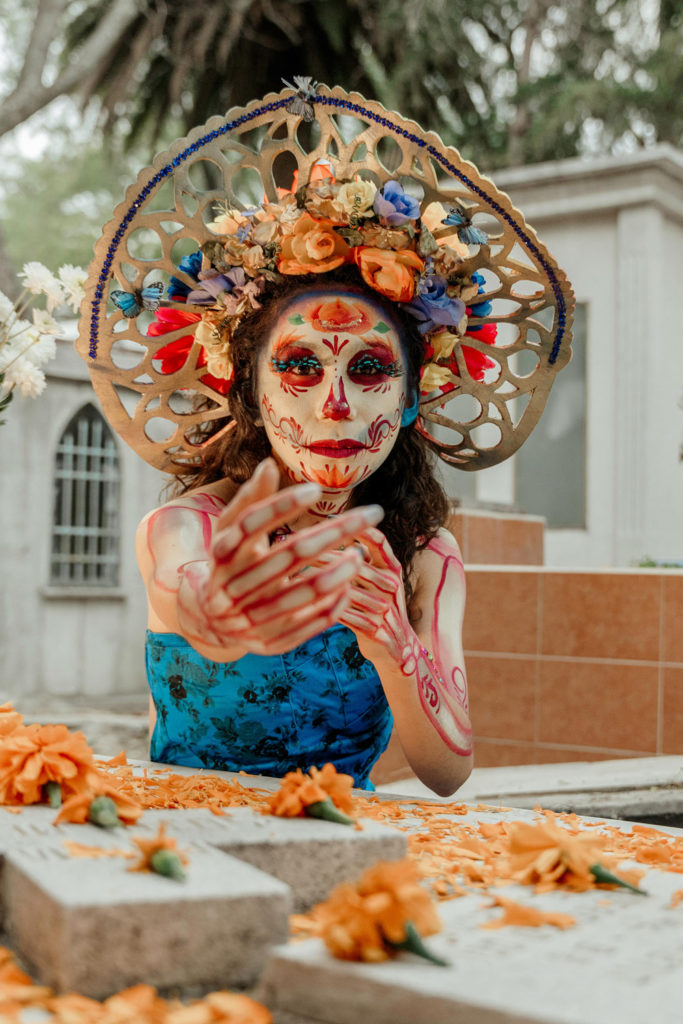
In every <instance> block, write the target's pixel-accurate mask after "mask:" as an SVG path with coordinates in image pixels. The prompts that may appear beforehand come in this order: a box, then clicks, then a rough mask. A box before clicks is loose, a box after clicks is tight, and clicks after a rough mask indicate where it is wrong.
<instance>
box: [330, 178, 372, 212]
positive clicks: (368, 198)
mask: <svg viewBox="0 0 683 1024" xmlns="http://www.w3.org/2000/svg"><path fill="white" fill-rule="evenodd" d="M376 192H377V186H376V185H375V184H374V182H372V181H362V180H361V181H347V182H345V183H344V184H343V185H340V187H339V192H338V193H337V202H338V203H339V204H340V205H341V208H342V210H343V211H344V213H345V214H346V215H347V216H348V217H372V215H373V212H374V211H373V209H372V204H373V202H374V199H375V193H376Z"/></svg>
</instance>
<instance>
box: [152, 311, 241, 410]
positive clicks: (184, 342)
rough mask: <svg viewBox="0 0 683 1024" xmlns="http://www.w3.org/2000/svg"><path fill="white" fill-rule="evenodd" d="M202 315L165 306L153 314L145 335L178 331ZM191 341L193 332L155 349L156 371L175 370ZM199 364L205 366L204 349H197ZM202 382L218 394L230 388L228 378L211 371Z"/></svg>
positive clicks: (170, 371)
mask: <svg viewBox="0 0 683 1024" xmlns="http://www.w3.org/2000/svg"><path fill="white" fill-rule="evenodd" d="M200 320H201V316H200V314H199V313H190V312H189V311H187V310H185V309H175V308H164V309H158V310H157V311H156V313H155V314H154V320H153V321H152V323H151V324H150V325H149V327H148V328H147V336H148V337H150V338H158V337H160V336H161V335H163V334H169V333H170V332H171V331H177V330H179V329H180V328H182V327H187V326H188V325H189V324H196V323H199V321H200ZM193 342H194V335H193V334H185V335H183V337H182V338H177V339H176V340H175V341H169V343H168V345H163V346H162V347H161V348H159V349H157V351H156V353H155V355H154V361H155V362H159V363H160V366H159V370H160V372H161V373H176V371H177V370H180V369H182V367H183V366H184V365H185V363H186V362H187V358H188V356H189V354H190V351H191V349H192V344H193ZM196 365H197V366H198V367H200V366H206V352H205V351H204V349H203V348H200V350H199V356H198V358H197V364H196ZM202 383H203V384H206V385H207V387H210V388H213V389H214V391H218V393H219V394H221V395H226V394H227V393H228V391H229V389H230V383H231V382H230V381H229V380H223V378H221V377H214V376H213V375H212V374H210V373H206V374H205V375H204V376H203V377H202Z"/></svg>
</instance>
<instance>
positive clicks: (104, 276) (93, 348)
mask: <svg viewBox="0 0 683 1024" xmlns="http://www.w3.org/2000/svg"><path fill="white" fill-rule="evenodd" d="M290 102H291V97H290V96H287V97H285V98H284V99H281V100H277V101H275V102H273V103H266V104H264V105H263V106H261V107H257V108H256V109H255V110H252V111H251V112H250V113H248V114H243V115H242V116H241V117H238V118H236V119H235V120H234V121H229V122H227V123H226V124H224V125H222V126H221V127H220V128H216V129H215V130H214V131H211V132H208V133H207V134H206V135H203V136H202V138H201V139H198V140H197V142H193V143H192V145H190V146H187V148H186V149H184V150H183V151H182V152H181V153H179V154H178V156H176V157H174V158H173V160H172V161H171V162H170V163H168V164H166V165H165V166H164V167H162V168H161V170H159V171H157V172H156V174H155V175H154V176H153V177H152V178H150V180H149V181H148V182H147V184H146V185H145V186H144V187H143V188H142V189H141V190H140V192H139V193H138V195H137V197H136V198H135V200H134V201H133V203H132V204H131V205H130V206H129V208H128V210H127V211H126V213H125V214H124V216H123V218H122V220H121V222H120V224H119V225H118V227H117V229H116V231H115V232H114V238H113V239H112V242H111V244H110V246H109V248H108V249H107V255H106V256H105V259H104V263H103V264H102V271H101V273H100V275H99V279H98V282H97V287H96V288H95V298H94V299H93V301H92V307H91V315H90V348H89V350H88V354H89V356H90V358H91V359H95V357H96V356H97V341H98V327H99V315H100V304H101V302H102V299H103V297H104V290H105V287H106V284H107V281H108V279H109V275H110V273H111V266H112V263H113V261H114V257H115V255H116V250H117V249H118V247H119V243H120V242H121V239H122V238H123V236H124V234H125V233H126V231H127V230H128V227H129V225H130V222H131V221H132V220H133V218H134V217H135V215H136V213H137V211H138V209H139V207H140V206H141V205H142V203H143V202H144V200H145V199H147V197H148V196H149V194H150V192H151V191H152V190H153V189H154V188H156V186H157V185H158V184H159V183H160V182H161V181H163V180H164V179H165V178H167V177H168V176H169V174H172V173H173V171H174V170H175V168H176V167H179V166H180V165H181V164H182V163H184V162H185V160H187V158H188V157H189V156H192V154H193V153H196V152H197V150H199V149H201V148H202V147H203V146H205V145H206V144H207V143H208V142H213V141H214V140H215V139H217V138H219V137H220V136H221V135H225V134H227V132H231V131H233V129H235V128H239V127H240V126H241V125H243V124H245V123H246V122H247V121H253V120H254V118H257V117H260V116H261V114H266V113H269V112H270V111H273V110H281V109H282V107H286V106H287V104H288V103H290ZM309 102H311V103H320V104H322V105H323V106H329V107H342V108H344V109H345V110H348V111H350V112H351V113H353V114H359V115H360V116H361V117H364V118H367V119H368V120H370V121H375V122H376V123H377V124H380V125H381V126H382V127H383V128H388V129H390V130H391V131H393V132H395V133H396V134H397V135H402V136H403V137H404V138H405V139H408V141H409V142H412V143H414V144H415V145H416V146H418V147H419V148H420V149H426V150H427V152H428V153H429V155H430V156H433V157H434V159H435V160H437V161H438V162H439V163H440V164H441V165H442V167H445V168H446V170H447V171H449V172H450V174H452V175H453V176H454V177H455V178H458V179H459V180H460V181H462V182H463V183H464V184H465V185H467V186H468V188H470V189H471V190H472V192H474V193H475V194H476V195H478V196H480V197H481V198H482V199H484V200H485V201H486V202H487V203H488V205H489V206H490V207H491V209H492V210H493V211H494V212H495V213H497V214H498V215H499V216H501V217H502V218H503V220H505V221H507V223H508V224H509V225H510V227H511V228H512V230H513V231H514V232H515V234H516V235H517V237H518V238H519V240H520V241H521V242H522V243H523V244H524V245H525V246H526V248H527V249H528V250H529V252H530V253H532V254H533V255H534V256H535V257H536V259H537V260H538V262H539V263H540V264H541V266H542V267H543V270H544V271H545V273H546V275H547V277H548V281H549V282H550V286H551V288H552V291H553V294H554V296H555V300H556V302H557V321H558V330H557V335H556V337H555V342H554V344H553V347H552V351H551V353H550V355H549V357H548V362H549V363H550V365H551V366H552V365H553V364H554V363H555V362H556V360H557V357H558V355H559V352H560V347H561V345H562V340H563V338H564V333H565V326H566V320H567V307H566V303H565V300H564V295H563V294H562V288H561V286H560V282H559V281H558V279H557V276H556V275H555V272H554V270H553V268H552V266H551V265H550V264H549V263H548V260H547V259H546V258H545V256H544V255H543V253H542V252H541V251H540V249H539V247H538V246H537V245H535V244H534V242H532V240H531V239H530V237H529V235H528V234H527V233H526V232H525V231H523V230H522V228H521V227H520V226H519V225H518V224H517V222H516V221H515V220H514V218H513V217H512V216H511V215H510V214H509V213H507V212H506V211H505V210H504V209H503V207H502V206H501V205H500V203H497V202H495V200H493V199H490V198H489V196H488V195H487V194H486V192H485V191H484V189H482V188H480V187H479V186H478V185H475V184H474V182H473V181H471V180H470V179H469V178H468V177H467V175H465V174H463V172H462V171H459V170H458V169H457V167H454V166H453V164H452V163H450V162H449V161H448V160H447V159H446V157H445V156H443V154H442V153H440V152H439V150H438V149H437V148H436V146H428V145H427V143H426V142H425V140H424V139H421V138H419V137H418V136H417V135H413V133H412V132H409V131H407V129H405V128H399V127H397V126H396V125H395V124H393V123H392V122H391V121H390V120H389V119H388V118H386V117H381V116H380V115H379V114H376V113H374V112H373V111H372V110H368V109H367V108H366V107H362V106H361V105H360V104H359V103H349V101H348V100H344V99H339V98H338V97H336V96H319V95H317V94H316V95H314V96H311V97H310V99H309Z"/></svg>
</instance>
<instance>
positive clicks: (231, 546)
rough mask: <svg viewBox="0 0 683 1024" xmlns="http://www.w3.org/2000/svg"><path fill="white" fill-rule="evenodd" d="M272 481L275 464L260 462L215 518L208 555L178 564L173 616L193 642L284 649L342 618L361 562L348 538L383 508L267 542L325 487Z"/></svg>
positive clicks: (250, 649) (277, 651)
mask: <svg viewBox="0 0 683 1024" xmlns="http://www.w3.org/2000/svg"><path fill="white" fill-rule="evenodd" d="M278 485H279V474H278V471H277V467H276V465H275V463H274V462H273V461H272V460H270V459H268V460H265V462H263V463H261V465H260V466H259V467H258V469H257V470H256V472H255V473H254V475H253V477H252V478H251V480H249V481H248V482H247V483H246V484H243V485H242V487H240V489H239V490H238V491H237V493H236V494H235V496H234V498H233V499H232V501H231V502H230V504H229V505H228V506H227V507H226V508H225V509H224V511H223V512H222V513H221V515H220V517H219V518H218V521H217V523H216V526H215V528H214V532H213V538H212V540H211V544H210V548H209V557H208V560H206V561H204V560H200V561H192V562H189V563H187V564H185V565H183V566H181V569H180V570H179V571H181V572H182V582H181V585H180V588H179V592H178V621H179V623H180V626H181V628H182V630H183V634H184V635H185V636H186V637H187V638H188V639H189V640H190V642H193V643H194V644H195V645H196V646H198V645H201V646H207V645H208V646H209V647H211V648H214V647H217V648H228V649H234V647H235V646H237V645H238V646H239V647H240V648H241V649H242V650H243V651H244V652H247V651H248V652H252V653H256V654H281V653H283V652H285V651H289V650H291V649H292V648H294V647H296V646H298V645H299V644H301V643H304V642H305V641H306V640H309V639H311V637H313V636H315V635H316V634H318V633H320V632H322V631H323V630H325V629H327V628H328V627H329V626H330V625H332V624H333V623H334V622H336V621H339V620H340V616H341V615H342V613H343V611H344V609H345V608H346V606H347V605H348V603H349V601H350V600H351V580H352V579H353V578H354V576H356V575H357V574H358V572H359V571H360V569H361V560H362V556H361V552H360V550H359V548H358V547H357V546H356V545H353V544H352V543H351V542H352V540H353V538H354V537H355V536H357V535H358V534H359V533H363V532H364V531H365V530H366V529H367V528H368V526H370V525H371V524H375V523H377V522H379V520H380V519H381V518H382V514H383V513H382V510H381V508H379V506H376V505H375V506H367V507H363V508H358V509H351V510H350V511H348V512H344V513H341V514H339V515H337V516H334V518H332V519H329V520H326V521H324V522H322V523H320V524H319V525H317V526H314V527H311V528H309V529H305V530H301V531H298V532H297V533H293V534H291V535H290V536H288V537H286V539H285V540H283V541H278V542H277V543H274V544H271V542H270V535H271V534H272V533H273V532H274V531H275V530H276V529H277V528H278V527H280V526H282V525H283V524H285V523H287V521H288V520H294V519H296V518H297V517H298V516H299V515H301V513H302V512H303V511H304V510H306V509H307V508H309V507H310V506H311V505H312V504H313V503H314V502H315V501H316V500H317V499H318V498H319V497H320V493H321V490H320V487H319V486H318V485H317V484H301V485H298V486H295V487H290V488H287V489H286V490H284V491H278V490H277V488H278ZM347 544H350V545H351V546H350V547H348V548H346V550H344V551H342V552H339V551H335V549H338V548H340V547H342V546H344V545H347ZM333 551H335V555H334V557H333V558H332V559H331V560H329V561H326V562H325V563H324V564H319V565H317V566H316V567H312V566H313V563H316V562H318V560H319V559H321V558H324V557H325V556H326V555H327V554H328V553H330V552H333ZM304 570H306V571H304ZM212 656H214V657H215V654H214V653H213V652H212ZM215 660H218V659H217V658H216V659H215Z"/></svg>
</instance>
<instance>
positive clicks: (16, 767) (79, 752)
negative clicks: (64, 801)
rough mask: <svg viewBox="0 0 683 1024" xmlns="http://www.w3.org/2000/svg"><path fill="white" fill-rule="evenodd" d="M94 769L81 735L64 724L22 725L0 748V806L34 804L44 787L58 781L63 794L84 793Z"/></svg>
mask: <svg viewBox="0 0 683 1024" xmlns="http://www.w3.org/2000/svg"><path fill="white" fill-rule="evenodd" d="M96 775H97V769H96V768H95V765H94V762H93V752H92V750H91V748H90V747H89V746H88V743H87V741H86V738H85V736H84V735H83V733H82V732H69V730H68V729H67V727H66V726H65V725H37V724H36V725H22V726H18V727H17V728H16V729H14V730H13V731H12V732H11V733H10V734H9V735H8V736H5V738H4V739H3V742H2V744H1V745H0V803H2V804H6V803H23V804H35V803H38V802H39V801H41V800H42V798H43V786H44V785H45V784H46V783H47V782H58V783H59V784H60V786H61V787H62V792H63V793H64V794H65V795H66V794H72V793H82V792H84V791H85V790H86V789H87V788H88V786H89V784H90V781H91V779H93V778H94V777H96Z"/></svg>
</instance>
